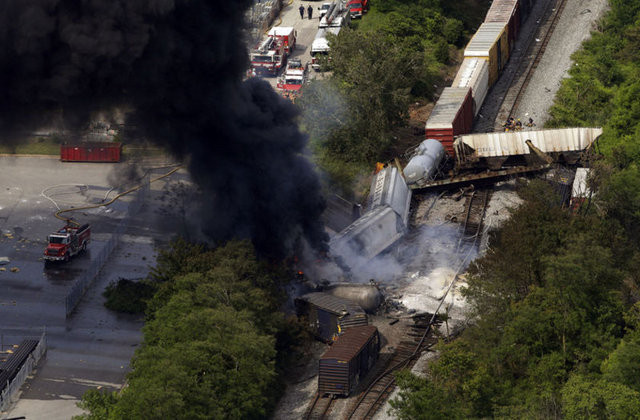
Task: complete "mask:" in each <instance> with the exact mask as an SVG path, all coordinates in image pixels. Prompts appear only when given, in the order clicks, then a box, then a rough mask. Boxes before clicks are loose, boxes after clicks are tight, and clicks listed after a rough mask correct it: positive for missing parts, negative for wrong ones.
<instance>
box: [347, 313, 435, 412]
mask: <svg viewBox="0 0 640 420" xmlns="http://www.w3.org/2000/svg"><path fill="white" fill-rule="evenodd" d="M436 312H437V311H436ZM437 323H439V322H437V321H436V315H435V314H434V315H433V316H432V317H431V319H430V320H428V321H427V320H426V318H425V317H415V318H414V325H412V326H410V327H409V329H408V331H407V332H406V339H405V340H404V341H402V342H400V345H399V346H398V347H397V348H396V351H395V352H394V354H393V356H392V357H391V359H390V360H389V361H388V363H386V364H385V366H384V368H383V369H382V372H378V373H377V374H376V378H375V379H374V380H373V382H372V383H371V384H370V385H369V387H368V388H367V389H366V390H365V391H363V392H362V393H361V394H360V395H359V396H358V398H357V400H356V402H355V404H353V405H352V406H351V407H350V408H349V411H348V415H347V417H346V419H347V420H352V419H353V420H361V419H371V418H373V416H374V415H375V413H376V412H377V411H378V410H379V409H380V407H382V405H383V404H384V403H385V401H386V400H387V398H388V397H389V395H390V394H391V392H393V390H394V389H395V373H396V372H397V371H398V370H400V369H408V368H411V367H412V366H413V364H414V363H415V361H416V360H417V358H418V357H419V356H420V355H421V354H422V352H423V351H425V350H428V349H429V348H431V347H432V346H433V345H434V344H435V343H436V342H437V340H436V339H435V337H433V334H431V335H429V332H431V331H432V328H433V326H434V325H436V324H437Z"/></svg>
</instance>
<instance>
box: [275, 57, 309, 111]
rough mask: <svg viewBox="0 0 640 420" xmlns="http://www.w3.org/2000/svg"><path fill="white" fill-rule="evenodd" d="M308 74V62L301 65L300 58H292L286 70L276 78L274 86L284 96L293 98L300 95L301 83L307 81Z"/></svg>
mask: <svg viewBox="0 0 640 420" xmlns="http://www.w3.org/2000/svg"><path fill="white" fill-rule="evenodd" d="M308 76H309V63H307V64H306V65H302V60H300V59H299V58H292V59H291V60H289V63H288V64H287V70H286V71H285V73H284V74H283V75H282V77H281V78H280V79H279V80H278V83H277V85H276V87H277V88H278V89H279V90H280V92H281V93H282V95H283V96H284V97H287V98H289V99H291V100H292V101H294V100H295V98H297V97H298V96H300V92H301V89H302V85H304V84H305V83H306V82H307V78H308Z"/></svg>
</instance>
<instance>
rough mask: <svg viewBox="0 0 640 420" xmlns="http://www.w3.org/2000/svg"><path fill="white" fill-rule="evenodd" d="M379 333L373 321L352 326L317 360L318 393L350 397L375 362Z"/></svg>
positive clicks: (377, 352) (377, 354) (378, 346)
mask: <svg viewBox="0 0 640 420" xmlns="http://www.w3.org/2000/svg"><path fill="white" fill-rule="evenodd" d="M379 354H380V335H379V333H378V329H377V328H376V327H374V326H373V325H368V326H365V327H354V328H350V329H348V330H347V331H345V332H344V334H342V335H340V337H339V338H338V340H337V341H336V342H335V343H334V344H333V345H332V346H331V348H329V350H327V351H326V353H325V354H324V355H322V357H321V358H320V361H319V363H318V394H320V395H327V394H329V395H334V396H344V397H347V396H349V394H350V393H351V391H353V389H354V388H355V387H356V386H357V385H358V383H360V381H361V380H362V379H363V378H364V377H365V376H366V375H367V373H369V371H370V370H371V368H372V367H373V366H374V365H375V363H376V361H377V360H378V356H379Z"/></svg>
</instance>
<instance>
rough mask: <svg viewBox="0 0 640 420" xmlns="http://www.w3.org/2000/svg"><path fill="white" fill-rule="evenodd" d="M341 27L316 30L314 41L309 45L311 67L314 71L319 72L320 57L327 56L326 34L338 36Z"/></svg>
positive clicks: (327, 43) (327, 42)
mask: <svg viewBox="0 0 640 420" xmlns="http://www.w3.org/2000/svg"><path fill="white" fill-rule="evenodd" d="M340 29H341V27H340V26H338V27H328V28H320V29H318V33H317V34H316V37H315V39H314V40H313V42H312V43H311V67H313V69H314V70H316V71H317V70H320V63H321V59H320V57H321V56H328V55H329V41H328V40H327V34H334V35H338V34H339V33H340Z"/></svg>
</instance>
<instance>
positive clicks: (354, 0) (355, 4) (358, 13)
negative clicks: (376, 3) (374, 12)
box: [347, 0, 369, 19]
mask: <svg viewBox="0 0 640 420" xmlns="http://www.w3.org/2000/svg"><path fill="white" fill-rule="evenodd" d="M347 8H348V9H349V14H350V15H351V19H356V18H361V17H362V15H364V14H365V13H367V11H369V0H349V2H348V3H347Z"/></svg>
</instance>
